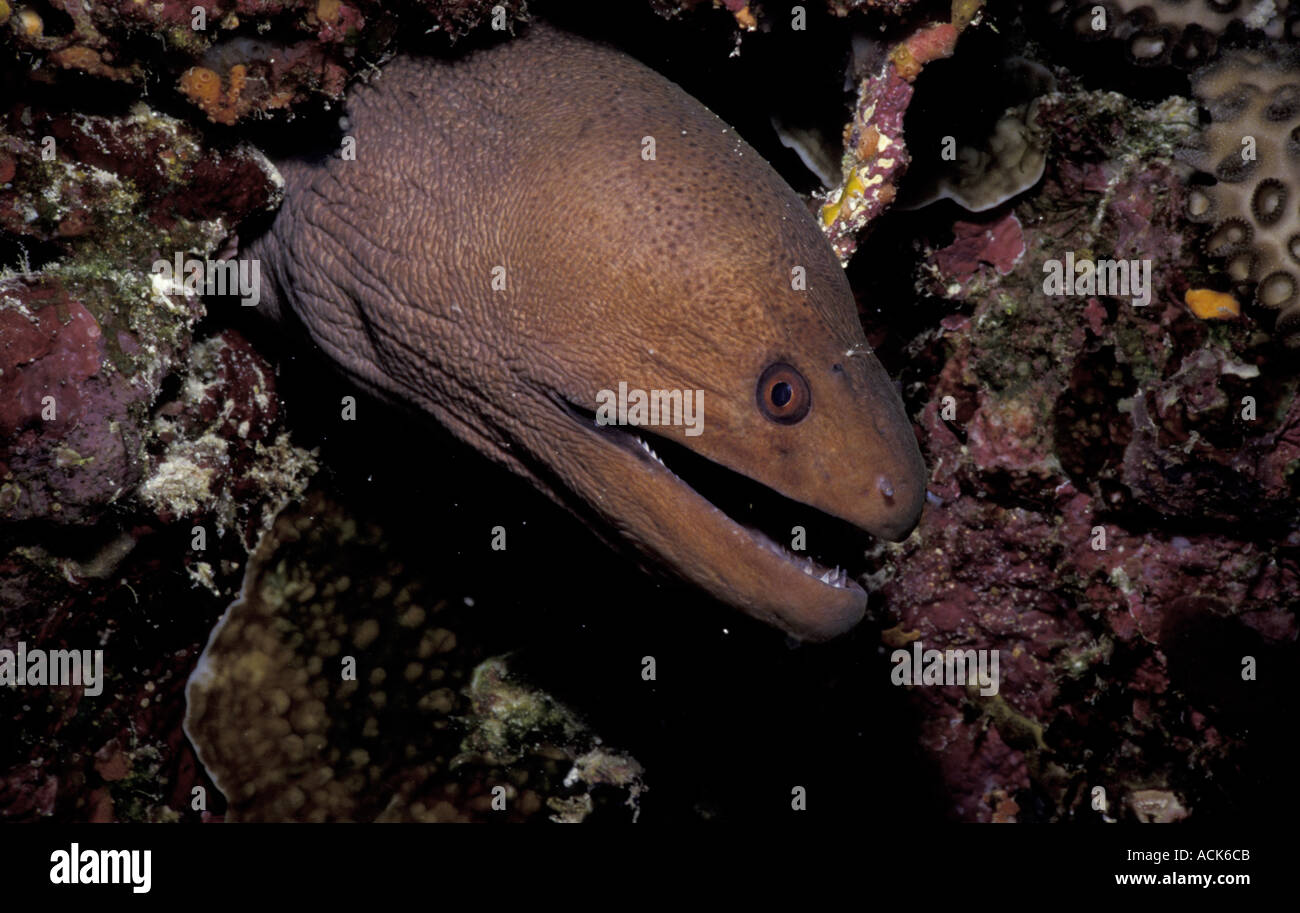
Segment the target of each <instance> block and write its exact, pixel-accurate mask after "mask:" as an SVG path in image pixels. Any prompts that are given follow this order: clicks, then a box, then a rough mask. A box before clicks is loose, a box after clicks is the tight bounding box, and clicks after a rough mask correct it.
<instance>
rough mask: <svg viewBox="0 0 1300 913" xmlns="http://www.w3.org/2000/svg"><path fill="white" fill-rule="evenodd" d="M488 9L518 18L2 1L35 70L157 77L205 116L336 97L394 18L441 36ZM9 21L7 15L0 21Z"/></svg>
mask: <svg viewBox="0 0 1300 913" xmlns="http://www.w3.org/2000/svg"><path fill="white" fill-rule="evenodd" d="M497 8H499V9H500V10H501V11H502V12H501V14H500V17H499V18H500V24H501V25H502V26H504V27H510V26H513V24H514V23H515V22H516V21H518V20H520V19H523V18H525V17H526V10H525V5H524V3H523V2H521V0H499V2H498V0H409V2H405V3H402V4H398V5H397V6H395V7H394V6H393V5H391V4H384V3H380V2H377V0H271V2H256V3H253V2H242V0H215V2H205V3H201V4H194V3H181V2H163V3H138V2H132V0H119V2H115V3H94V4H80V3H58V4H48V5H46V4H42V5H41V8H40V10H39V11H38V9H36V8H25V9H18V10H14V9H12V8H11V7H10V5H9V4H5V8H4V12H3V13H0V26H8V31H9V35H8V41H9V42H11V43H12V44H13V45H14V50H15V51H16V54H15V57H16V58H17V59H18V60H20V61H22V62H23V63H25V64H26V65H28V66H31V67H32V68H33V70H34V73H35V75H34V77H33V78H34V79H36V80H38V81H44V82H52V83H62V82H67V81H69V80H70V79H74V78H78V77H85V76H90V77H97V78H101V79H110V80H114V81H118V82H122V83H127V84H130V85H134V86H141V87H143V86H144V85H145V84H146V83H147V82H149V81H150V80H161V81H162V82H163V83H165V84H168V85H170V86H171V87H172V88H173V89H174V90H175V91H177V92H178V93H179V94H181V95H183V96H184V97H185V98H187V99H188V100H189V101H190V102H191V103H192V104H193V105H194V106H195V107H197V108H198V109H199V110H201V111H202V112H203V113H204V114H206V115H207V117H208V118H209V119H210V120H212V121H213V122H215V123H221V124H234V123H236V122H238V121H240V120H243V119H246V118H249V117H252V116H262V117H264V116H266V115H267V114H269V113H271V112H274V111H282V110H288V109H291V108H293V107H294V106H295V105H299V104H301V103H303V102H306V101H309V100H321V99H323V100H336V99H338V98H340V97H341V96H342V94H343V89H344V87H345V86H346V84H347V81H348V79H349V78H350V77H351V76H352V75H353V74H355V73H356V72H357V71H358V70H359V69H360V68H361V67H362V66H363V65H364V63H365V61H366V60H367V59H370V60H374V59H376V58H381V57H382V56H383V55H384V54H385V53H387V52H390V51H391V49H392V47H393V45H394V43H395V42H396V40H397V38H398V32H399V29H398V21H399V18H400V19H401V20H402V21H404V22H406V23H407V24H408V26H414V27H417V28H418V29H419V30H420V31H423V32H426V33H430V32H438V33H442V34H445V35H447V36H449V37H451V38H452V39H455V38H458V37H462V36H464V35H466V34H468V33H469V32H471V31H472V30H474V29H475V28H477V27H479V26H480V25H483V24H485V23H487V22H488V21H489V20H490V19H491V18H492V17H493V16H494V15H496V14H495V13H494V9H497ZM7 19H12V22H6V21H5V20H7Z"/></svg>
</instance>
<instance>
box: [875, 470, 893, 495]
mask: <svg viewBox="0 0 1300 913" xmlns="http://www.w3.org/2000/svg"><path fill="white" fill-rule="evenodd" d="M876 487H877V488H879V489H880V493H881V494H882V495H884V496H885V498H886V499H889V498H892V497H894V483H893V482H891V481H890V480H889V476H886V475H879V476H876Z"/></svg>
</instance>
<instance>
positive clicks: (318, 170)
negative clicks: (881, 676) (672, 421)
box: [249, 24, 926, 640]
mask: <svg viewBox="0 0 1300 913" xmlns="http://www.w3.org/2000/svg"><path fill="white" fill-rule="evenodd" d="M346 112H347V113H346V121H345V122H344V123H345V129H346V131H347V134H348V135H349V136H352V137H354V138H355V160H353V159H352V158H351V157H350V156H344V155H341V154H335V155H333V156H330V157H326V158H323V159H317V160H309V159H292V160H289V161H282V162H278V163H277V164H278V165H279V167H280V170H281V173H282V174H283V176H284V179H285V202H284V204H283V206H282V207H281V210H280V211H279V212H278V213H277V215H276V217H275V220H274V222H273V224H272V225H271V226H270V228H269V229H268V230H267V232H266V233H265V234H264V235H262V236H261V237H260V238H259V239H257V240H256V241H255V242H254V243H253V244H252V245H251V249H250V251H249V253H250V254H251V255H252V256H256V257H258V258H260V260H261V261H262V267H263V275H264V277H266V278H265V279H264V283H265V285H267V286H269V287H268V288H264V290H263V298H264V304H263V307H264V308H267V309H269V310H270V311H271V312H272V313H273V314H276V315H280V314H282V313H283V312H284V311H286V310H288V311H291V312H292V313H293V314H296V315H297V317H298V318H299V319H300V320H301V323H302V324H303V325H304V326H305V328H306V330H307V332H308V333H309V335H310V337H311V338H312V339H313V340H314V341H315V343H316V344H317V345H319V347H320V348H321V349H322V350H323V351H324V352H325V353H326V354H327V356H328V357H329V358H330V359H331V360H332V361H333V362H335V363H337V365H338V366H339V367H340V368H341V369H342V370H343V371H344V372H345V373H346V374H347V375H348V376H349V377H350V378H351V379H352V380H353V381H354V382H356V383H357V384H359V385H360V386H362V387H364V388H367V389H369V390H370V391H372V392H375V393H378V394H380V395H382V396H384V397H386V398H388V399H391V400H397V401H400V402H403V403H405V404H408V405H410V406H414V407H416V408H418V409H419V410H421V411H423V412H425V413H427V414H428V415H430V416H432V417H434V418H435V419H436V420H437V421H439V422H441V423H442V424H443V425H444V426H446V427H447V428H449V429H450V430H451V431H452V432H453V433H454V434H455V435H456V436H458V437H459V438H461V439H462V440H464V441H466V442H468V443H469V444H471V445H473V446H474V447H476V448H477V449H478V450H480V451H482V452H483V453H484V454H486V455H487V456H489V457H491V458H492V459H494V460H496V461H498V462H499V463H503V464H505V465H506V466H508V467H509V468H510V469H512V470H514V471H515V472H517V473H519V474H520V475H522V476H525V477H527V478H528V479H530V480H532V482H533V483H534V484H536V485H537V486H538V487H539V488H540V489H541V490H543V491H544V492H546V493H547V494H548V495H550V496H551V497H552V498H554V499H555V500H557V501H559V502H561V503H562V504H565V505H567V506H568V507H569V508H570V509H572V510H574V511H576V512H577V513H579V515H580V516H583V517H584V518H586V519H587V520H588V521H589V522H590V523H591V525H592V526H593V527H594V528H597V529H598V530H599V529H602V528H603V531H604V533H605V534H606V535H607V536H608V538H610V539H612V540H620V539H621V540H623V541H625V542H627V543H630V544H631V545H633V546H634V547H635V549H636V550H637V551H638V552H639V553H640V554H641V555H642V556H643V558H649V559H652V561H653V562H654V563H655V564H658V565H665V566H667V568H669V569H670V570H672V571H674V572H675V573H676V574H678V575H680V576H681V577H683V578H685V579H686V580H688V581H691V582H693V583H694V584H696V585H698V586H699V587H701V588H703V589H704V590H706V591H708V592H709V593H710V594H712V595H713V596H714V597H716V598H717V599H719V600H721V601H722V602H724V603H727V604H729V605H731V606H735V607H737V608H739V609H741V610H743V611H745V612H747V613H749V614H750V615H752V616H754V617H756V618H759V619H761V620H763V621H765V622H768V623H770V624H772V625H775V626H777V627H778V628H780V629H782V630H784V631H786V632H788V633H790V634H792V635H794V636H796V637H798V638H803V639H811V640H820V639H825V638H828V637H832V636H834V635H836V634H839V633H841V632H843V631H845V630H847V629H848V628H850V627H852V626H853V625H854V624H855V623H856V622H857V621H858V620H859V619H860V618H861V616H862V614H863V612H864V609H865V604H866V593H865V592H864V591H863V589H862V588H861V587H859V586H858V585H857V583H856V582H855V581H853V580H852V579H850V578H849V577H848V575H847V574H846V573H844V572H842V571H838V570H837V569H828V568H826V567H822V566H821V565H819V564H817V563H816V562H815V561H813V560H812V559H811V558H809V557H806V556H805V555H795V554H792V553H791V552H790V551H788V550H787V549H786V548H785V547H784V546H783V545H780V544H777V541H776V540H777V538H781V539H785V541H787V542H790V541H792V540H791V539H790V538H789V537H790V535H791V533H790V530H789V529H781V530H777V531H775V532H774V533H773V536H772V537H771V538H769V536H768V535H766V534H764V533H762V532H759V531H758V530H756V529H751V528H749V527H747V526H746V525H743V524H742V523H740V522H738V521H737V520H734V519H733V518H732V517H730V516H729V515H728V514H727V513H725V512H724V511H723V510H721V509H719V508H718V507H716V506H715V505H714V504H713V503H712V502H711V501H710V500H709V499H707V498H706V497H705V496H704V495H702V494H700V493H699V492H698V491H697V490H696V488H695V487H693V486H692V479H691V478H690V477H679V475H678V474H677V472H675V471H674V470H675V469H677V467H676V466H675V465H673V461H672V460H670V459H666V457H665V459H664V460H661V459H660V458H659V457H658V456H657V455H656V453H655V450H656V449H658V450H660V451H664V452H665V454H666V453H667V450H670V449H673V448H674V447H676V448H678V450H676V451H675V452H679V453H681V452H683V451H681V450H680V448H686V449H688V450H689V451H691V452H693V454H694V455H696V456H698V457H702V458H704V460H707V461H710V462H711V463H712V464H716V466H720V467H723V468H724V469H725V470H726V471H728V472H729V474H730V478H731V480H732V482H735V483H737V484H747V485H754V484H756V485H758V486H762V487H765V488H767V489H770V490H771V491H774V492H777V493H779V495H781V496H783V497H784V498H786V499H790V500H791V501H793V502H798V505H800V506H801V509H803V510H805V511H806V513H807V514H808V517H809V519H810V520H811V519H813V517H815V516H816V514H817V512H823V513H825V514H829V515H832V516H833V517H836V518H840V519H841V520H843V521H847V522H848V523H850V524H852V525H854V526H856V527H859V528H860V529H862V530H865V531H867V532H869V533H871V534H873V535H876V536H881V537H886V538H890V539H900V538H902V537H905V536H906V535H907V534H908V533H909V532H910V531H911V530H912V528H913V527H914V526H915V525H916V522H917V520H918V517H919V515H920V511H921V507H922V504H923V501H924V496H925V481H926V473H925V467H924V464H923V462H922V459H921V455H920V451H919V449H918V447H917V443H916V438H915V436H914V434H913V431H912V428H911V425H910V423H909V421H908V419H907V416H906V414H905V412H904V410H903V406H902V403H901V401H900V399H899V396H898V394H897V392H896V390H895V388H894V386H893V385H892V383H891V382H890V379H889V377H888V376H887V374H886V373H885V371H884V369H883V368H882V367H881V365H880V363H879V362H878V361H877V360H876V359H875V357H874V356H873V355H872V354H871V351H870V349H869V347H868V344H867V341H866V338H865V337H864V335H863V332H862V328H861V325H860V323H859V321H858V317H857V309H856V306H855V302H854V298H853V294H852V292H851V291H850V289H849V285H848V282H847V281H846V279H845V277H844V274H843V271H842V270H841V269H840V267H839V265H838V263H837V262H836V259H835V256H834V254H833V253H832V251H831V248H830V247H829V245H828V244H827V242H826V240H825V239H824V238H823V236H822V234H821V233H820V231H819V230H818V228H817V226H816V224H815V222H814V221H813V219H812V217H811V215H810V214H809V212H808V211H807V209H806V208H805V207H804V205H803V204H802V203H801V201H800V199H799V197H798V196H797V195H796V194H795V193H794V192H793V191H792V190H791V189H790V188H789V187H788V186H787V185H786V184H785V183H784V182H783V181H782V180H781V178H780V177H779V176H778V175H777V174H776V172H775V171H774V170H773V169H772V168H771V167H770V166H769V165H768V164H767V163H766V162H765V161H764V160H763V159H762V158H761V157H760V156H759V155H758V154H757V153H756V152H755V151H754V150H753V149H752V148H750V146H748V145H747V144H746V143H745V142H744V141H743V140H742V139H741V138H740V137H739V136H738V135H737V134H736V132H735V131H734V130H733V129H731V128H729V127H728V126H727V125H726V124H724V123H723V122H722V121H721V120H719V119H718V118H717V117H716V116H715V115H713V114H712V113H711V112H710V111H709V110H708V109H706V108H705V107H704V106H703V105H702V104H700V103H699V102H698V101H696V100H695V99H693V98H692V97H690V96H689V95H687V94H686V93H685V92H684V91H683V90H681V89H680V88H679V87H678V86H676V85H675V84H673V83H672V82H670V81H669V80H667V79H665V78H664V77H663V76H661V75H659V74H658V73H656V72H654V71H653V70H651V69H649V68H647V67H645V66H643V65H642V64H640V63H638V62H637V61H635V60H633V59H631V58H630V57H628V56H626V55H624V54H622V53H620V52H617V51H615V50H613V49H610V48H607V47H605V46H602V45H599V44H595V43H592V42H589V41H587V40H584V39H580V38H577V37H574V36H571V35H568V34H565V33H563V32H560V31H557V30H555V29H553V28H551V27H548V26H543V25H539V24H534V25H533V26H532V27H531V28H530V29H529V31H528V34H527V36H526V37H522V38H517V39H514V40H510V41H507V42H504V43H501V44H499V45H496V46H494V47H492V48H490V49H486V50H478V51H474V52H471V53H469V54H468V55H466V56H463V57H461V58H459V59H456V60H454V61H446V60H436V59H422V58H415V57H398V58H396V59H394V60H393V61H392V62H390V63H389V64H387V65H386V66H385V67H384V68H383V69H382V70H381V71H380V72H379V73H378V74H377V75H376V76H375V77H374V78H373V79H372V80H370V81H369V82H368V83H364V84H359V85H358V86H356V87H354V88H353V89H352V90H351V91H350V92H349V95H348V99H347V108H346ZM651 140H652V141H653V142H651ZM648 150H652V153H653V154H651V153H650V151H648ZM620 382H624V383H626V384H627V385H628V388H630V389H641V390H682V391H703V398H702V405H703V420H704V421H703V426H702V427H703V431H702V433H699V434H696V435H688V434H687V433H686V432H687V430H688V428H687V427H686V426H685V425H662V424H661V425H657V426H646V425H640V426H636V425H631V424H624V425H610V424H598V423H597V422H596V421H595V418H594V416H595V414H596V410H597V408H598V404H599V403H598V399H597V397H598V394H599V392H600V391H602V390H617V389H618V386H619V383H620ZM665 462H667V463H668V465H665ZM704 465H708V464H707V463H706V464H704ZM670 466H672V468H670ZM714 468H716V467H710V472H712V471H714ZM683 476H688V474H686V473H685V472H684V471H683ZM782 503H785V502H782ZM611 533H612V535H609V534H611ZM814 546H815V543H809V549H810V550H814V551H815V547H814Z"/></svg>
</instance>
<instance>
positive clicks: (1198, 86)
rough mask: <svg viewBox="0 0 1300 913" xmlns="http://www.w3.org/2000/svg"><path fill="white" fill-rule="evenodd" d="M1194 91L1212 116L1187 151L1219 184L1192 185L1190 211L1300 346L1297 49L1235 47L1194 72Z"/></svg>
mask: <svg viewBox="0 0 1300 913" xmlns="http://www.w3.org/2000/svg"><path fill="white" fill-rule="evenodd" d="M1193 91H1194V92H1195V94H1196V96H1197V98H1199V99H1200V100H1201V102H1202V103H1203V104H1204V105H1205V106H1206V107H1207V108H1208V109H1209V112H1210V117H1211V121H1210V123H1209V124H1208V125H1207V126H1206V128H1205V129H1204V130H1203V131H1202V133H1201V135H1200V137H1199V138H1198V140H1197V141H1196V142H1195V143H1194V144H1192V145H1190V146H1189V147H1188V148H1187V149H1186V150H1184V153H1183V157H1184V158H1185V159H1186V160H1187V161H1189V162H1190V163H1191V164H1193V165H1194V166H1196V167H1197V168H1199V169H1201V170H1202V171H1204V172H1208V173H1210V174H1212V175H1213V176H1214V178H1215V179H1216V180H1217V183H1214V184H1212V185H1209V186H1200V185H1198V186H1193V187H1192V189H1191V191H1190V193H1189V194H1188V203H1187V214H1188V216H1189V217H1190V218H1191V219H1193V220H1194V221H1197V222H1201V223H1204V224H1206V225H1208V226H1210V228H1209V234H1208V235H1207V237H1206V241H1205V251H1206V253H1207V254H1209V255H1210V256H1212V257H1217V258H1222V259H1223V260H1225V261H1226V264H1227V273H1228V276H1229V277H1230V279H1231V280H1232V282H1233V283H1235V284H1236V285H1237V286H1238V289H1239V290H1244V289H1248V288H1249V286H1251V285H1253V286H1254V287H1255V292H1254V298H1255V301H1256V303H1258V304H1260V305H1262V306H1263V307H1265V308H1268V309H1270V310H1272V311H1276V312H1277V321H1276V332H1277V334H1278V336H1279V337H1280V338H1282V339H1283V341H1284V342H1286V343H1287V344H1288V345H1290V346H1300V206H1298V205H1297V203H1296V197H1295V195H1296V194H1297V192H1298V191H1300V54H1298V53H1296V52H1294V51H1285V50H1280V49H1278V48H1273V49H1271V50H1270V51H1267V52H1265V51H1248V50H1235V51H1232V52H1230V53H1228V54H1225V55H1224V56H1223V57H1222V58H1221V59H1220V60H1218V61H1217V62H1215V63H1214V64H1211V65H1209V66H1208V67H1205V68H1203V69H1201V70H1200V71H1198V72H1197V73H1196V75H1195V78H1194V79H1193Z"/></svg>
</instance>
